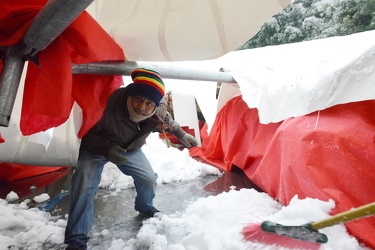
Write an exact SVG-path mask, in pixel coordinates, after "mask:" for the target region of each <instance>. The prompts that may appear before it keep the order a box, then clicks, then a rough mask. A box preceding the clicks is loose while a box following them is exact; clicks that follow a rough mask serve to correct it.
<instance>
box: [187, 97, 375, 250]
mask: <svg viewBox="0 0 375 250" xmlns="http://www.w3.org/2000/svg"><path fill="white" fill-rule="evenodd" d="M374 114H375V101H363V102H356V103H348V104H343V105H337V106H334V107H331V108H328V109H326V110H322V111H320V112H314V113H312V114H309V115H306V116H301V117H296V118H290V119H287V120H285V121H283V122H281V123H278V124H268V125H263V124H260V123H259V119H258V117H257V111H256V109H249V108H248V107H247V105H246V104H245V102H244V101H243V100H242V99H241V97H236V98H234V99H232V100H231V101H229V102H228V103H227V105H226V106H225V107H224V108H223V109H222V110H221V111H220V112H219V114H218V116H217V119H216V121H215V124H214V125H213V127H212V131H211V133H210V136H209V137H208V136H207V133H204V129H203V130H202V137H203V138H202V139H203V146H202V148H201V149H199V148H194V149H191V150H190V152H191V155H192V156H200V157H202V158H203V159H205V160H206V161H208V162H210V163H212V164H215V165H216V166H218V167H220V168H222V169H224V170H227V171H228V170H230V169H231V166H232V164H233V165H236V166H237V167H239V168H241V169H243V171H244V172H245V174H246V175H247V176H248V178H249V179H250V180H251V181H253V182H254V183H255V184H256V185H257V186H258V187H260V188H261V189H262V190H264V191H265V192H267V193H268V194H270V195H271V196H272V197H273V198H275V199H277V200H279V201H280V202H281V203H283V204H284V205H288V203H289V201H290V200H291V199H292V198H293V197H294V196H295V195H298V196H299V198H301V199H302V198H305V197H311V198H318V199H321V200H328V199H333V200H334V201H335V202H336V207H335V209H334V210H333V211H332V214H336V213H338V212H344V211H347V210H350V209H351V208H353V207H358V206H361V205H365V204H368V203H371V202H374V201H375V192H374V187H373V186H374V183H375V171H374V167H375V118H374V117H375V116H374ZM345 225H346V227H347V229H348V232H349V233H350V234H352V235H353V236H355V237H356V238H357V239H358V240H359V241H360V242H363V243H365V244H366V245H367V246H369V247H371V248H374V249H375V217H374V216H372V217H367V218H362V219H359V220H355V221H352V222H348V223H346V224H345Z"/></svg>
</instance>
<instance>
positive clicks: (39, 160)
mask: <svg viewBox="0 0 375 250" xmlns="http://www.w3.org/2000/svg"><path fill="white" fill-rule="evenodd" d="M26 67H27V63H26V65H25V69H24V71H23V75H22V78H21V81H20V86H19V88H18V92H17V96H16V101H15V104H14V107H13V110H12V115H11V120H10V122H9V126H8V127H0V134H1V135H2V137H3V138H4V140H5V143H0V162H10V163H21V164H29V165H45V166H75V164H76V161H77V158H78V148H79V143H80V140H79V139H78V138H77V131H78V129H79V128H80V124H78V123H79V122H78V121H81V110H80V108H79V107H78V106H77V105H75V106H74V107H73V110H72V113H71V116H70V118H69V119H68V121H67V122H65V123H64V124H63V125H61V126H59V127H57V128H52V129H49V130H47V131H44V132H40V133H36V134H33V135H31V136H23V135H22V133H21V131H20V128H19V121H20V116H21V103H22V96H23V89H24V80H25V74H26Z"/></svg>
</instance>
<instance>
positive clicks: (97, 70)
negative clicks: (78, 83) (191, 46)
mask: <svg viewBox="0 0 375 250" xmlns="http://www.w3.org/2000/svg"><path fill="white" fill-rule="evenodd" d="M168 64H170V63H162V62H159V63H158V62H131V61H126V62H120V63H119V62H112V63H86V64H73V66H72V72H73V74H99V75H130V73H131V72H132V71H133V70H134V69H135V68H147V69H152V70H155V71H157V72H159V73H160V75H161V76H162V77H163V78H169V79H180V80H196V81H211V82H227V83H236V80H235V79H234V78H233V77H232V75H230V74H228V73H226V72H218V71H208V70H201V69H191V68H185V67H181V66H180V67H178V66H171V65H168Z"/></svg>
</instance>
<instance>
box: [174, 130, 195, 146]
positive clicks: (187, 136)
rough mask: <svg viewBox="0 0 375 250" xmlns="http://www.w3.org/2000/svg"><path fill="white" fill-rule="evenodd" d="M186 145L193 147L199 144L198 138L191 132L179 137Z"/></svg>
mask: <svg viewBox="0 0 375 250" xmlns="http://www.w3.org/2000/svg"><path fill="white" fill-rule="evenodd" d="M178 139H179V140H180V141H181V142H182V143H183V144H184V145H185V146H186V147H188V148H191V147H194V146H197V145H198V142H197V139H195V137H194V136H192V135H191V134H189V133H186V134H184V135H183V136H182V137H181V138H178Z"/></svg>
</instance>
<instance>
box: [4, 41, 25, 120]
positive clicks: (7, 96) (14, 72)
mask: <svg viewBox="0 0 375 250" xmlns="http://www.w3.org/2000/svg"><path fill="white" fill-rule="evenodd" d="M18 51H19V47H18V46H12V47H8V49H7V51H6V55H5V59H4V65H3V70H2V73H1V75H0V126H5V127H8V126H9V121H10V116H11V114H12V110H13V106H14V102H15V99H16V95H17V90H18V86H19V83H20V80H21V75H22V70H23V66H24V64H25V62H24V60H23V59H22V56H21V55H20V54H19V53H18Z"/></svg>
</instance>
